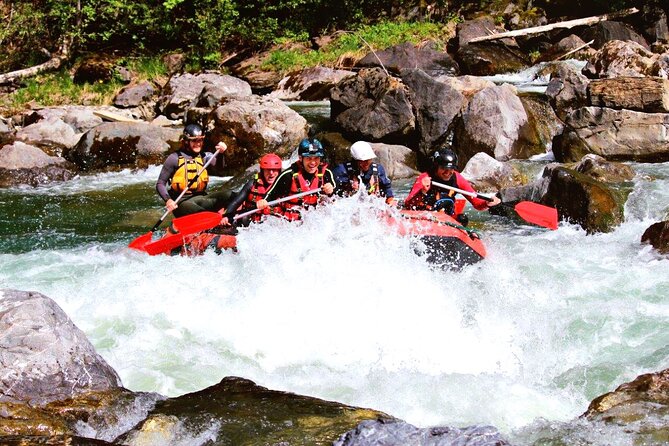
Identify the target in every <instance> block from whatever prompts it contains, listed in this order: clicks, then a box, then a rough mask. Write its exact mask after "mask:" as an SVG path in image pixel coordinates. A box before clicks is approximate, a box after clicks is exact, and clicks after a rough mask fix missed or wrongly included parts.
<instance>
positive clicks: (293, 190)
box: [256, 138, 337, 220]
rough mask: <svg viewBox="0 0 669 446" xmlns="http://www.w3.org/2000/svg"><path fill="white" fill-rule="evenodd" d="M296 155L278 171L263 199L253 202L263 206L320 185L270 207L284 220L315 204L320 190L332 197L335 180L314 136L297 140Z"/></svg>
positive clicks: (294, 217)
mask: <svg viewBox="0 0 669 446" xmlns="http://www.w3.org/2000/svg"><path fill="white" fill-rule="evenodd" d="M297 154H298V156H299V159H298V160H297V161H296V162H294V163H293V164H292V165H291V166H290V167H289V168H288V169H286V170H284V171H283V172H281V173H280V174H279V177H278V178H277V179H276V180H275V181H274V183H273V184H272V187H270V188H269V190H268V191H267V194H266V195H265V198H264V199H262V200H258V201H257V202H256V207H257V208H258V209H260V210H263V209H265V208H267V207H268V202H270V201H274V200H277V199H279V198H284V197H288V196H291V195H296V194H299V193H301V192H307V191H310V190H316V189H319V188H320V189H321V190H320V192H319V193H313V194H311V195H306V196H304V197H300V198H295V199H292V200H288V201H285V202H283V203H281V204H280V205H278V206H276V207H274V208H273V209H272V213H274V214H280V215H282V216H283V217H284V218H286V219H288V220H299V219H300V218H301V214H300V209H304V208H309V207H313V206H316V204H318V196H319V194H320V193H322V194H324V195H327V196H332V194H333V193H334V190H335V186H336V184H337V183H336V182H335V179H334V175H333V174H332V171H331V170H330V169H328V168H327V164H326V163H324V162H323V158H324V157H325V150H324V149H323V145H322V144H321V142H320V141H319V140H317V139H315V138H305V139H303V140H302V141H300V144H299V145H298V147H297Z"/></svg>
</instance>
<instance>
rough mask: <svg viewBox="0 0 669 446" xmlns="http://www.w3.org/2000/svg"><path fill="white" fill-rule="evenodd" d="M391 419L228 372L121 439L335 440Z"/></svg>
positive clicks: (150, 443)
mask: <svg viewBox="0 0 669 446" xmlns="http://www.w3.org/2000/svg"><path fill="white" fill-rule="evenodd" d="M377 418H380V419H390V417H389V416H388V415H386V414H384V413H382V412H379V411H375V410H371V409H361V408H356V407H351V406H346V405H343V404H340V403H336V402H331V401H324V400H320V399H317V398H310V397H306V396H300V395H295V394H292V393H287V392H280V391H276V390H269V389H267V388H265V387H261V386H258V385H257V384H255V383H253V382H252V381H249V380H247V379H243V378H237V377H227V378H224V379H223V380H222V381H221V382H220V383H218V384H216V385H213V386H211V387H208V388H206V389H204V390H201V391H199V392H195V393H189V394H187V395H183V396H179V397H176V398H169V399H167V400H164V401H160V402H158V403H157V404H156V407H155V409H154V410H152V411H151V412H150V413H149V416H148V418H147V419H146V420H144V421H143V422H142V423H140V424H139V425H137V426H136V427H135V428H133V429H132V430H130V431H129V432H127V433H126V434H124V435H123V436H121V437H119V438H118V439H117V440H116V441H117V442H119V443H120V444H124V445H130V446H133V445H137V446H139V445H142V446H154V445H155V446H162V445H166V444H179V443H181V442H184V439H192V440H193V442H194V441H195V439H196V438H199V441H198V444H199V443H202V442H206V443H211V444H239V445H242V444H249V445H250V444H268V445H269V444H273V445H284V444H285V445H299V444H303V445H308V444H313V445H326V444H332V442H334V441H335V440H336V439H337V438H339V436H340V435H341V434H342V433H343V432H347V431H349V430H351V429H354V428H355V426H357V425H358V424H359V423H360V422H362V421H364V420H373V419H377Z"/></svg>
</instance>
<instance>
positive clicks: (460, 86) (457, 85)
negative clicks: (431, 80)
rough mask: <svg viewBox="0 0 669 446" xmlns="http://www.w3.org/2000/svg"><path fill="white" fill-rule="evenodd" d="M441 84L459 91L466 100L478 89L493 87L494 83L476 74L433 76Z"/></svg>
mask: <svg viewBox="0 0 669 446" xmlns="http://www.w3.org/2000/svg"><path fill="white" fill-rule="evenodd" d="M435 79H436V80H437V81H439V82H441V83H442V84H446V85H448V86H449V87H451V88H454V89H455V90H457V91H459V92H460V93H461V94H462V95H463V96H464V97H465V98H467V100H469V99H471V98H472V96H474V95H475V94H476V93H478V92H479V91H481V90H483V89H484V88H488V87H494V86H495V84H494V83H493V82H492V81H489V80H487V79H482V78H480V77H477V76H469V75H465V76H458V77H453V76H437V77H436V78H435Z"/></svg>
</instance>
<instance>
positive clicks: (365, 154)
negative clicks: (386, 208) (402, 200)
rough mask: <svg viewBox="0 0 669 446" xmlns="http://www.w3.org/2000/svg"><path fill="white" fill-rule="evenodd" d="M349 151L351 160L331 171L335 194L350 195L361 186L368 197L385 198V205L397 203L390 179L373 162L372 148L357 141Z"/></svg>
mask: <svg viewBox="0 0 669 446" xmlns="http://www.w3.org/2000/svg"><path fill="white" fill-rule="evenodd" d="M350 150H351V157H352V158H353V159H352V160H350V161H347V162H345V163H341V164H338V165H337V166H336V167H335V168H334V169H333V170H332V173H333V174H334V176H335V181H336V182H337V193H338V194H339V195H344V196H346V195H352V194H354V193H356V192H358V190H360V185H361V184H362V187H364V188H365V190H366V191H367V193H368V194H369V195H376V196H379V197H385V199H386V203H388V204H391V205H394V204H395V203H396V202H397V201H396V200H395V194H394V193H393V189H392V185H391V181H390V178H388V176H387V175H386V170H385V169H384V168H383V166H382V165H381V164H379V163H377V162H375V161H373V160H374V158H376V154H375V153H374V150H373V149H372V146H371V145H370V144H369V143H368V142H366V141H357V142H355V143H353V144H352V145H351V149H350Z"/></svg>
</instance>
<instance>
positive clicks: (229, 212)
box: [219, 153, 282, 226]
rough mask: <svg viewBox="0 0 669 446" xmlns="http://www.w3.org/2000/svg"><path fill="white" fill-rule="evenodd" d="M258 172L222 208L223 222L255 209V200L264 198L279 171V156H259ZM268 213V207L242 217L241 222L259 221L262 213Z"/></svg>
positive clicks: (280, 165) (230, 220)
mask: <svg viewBox="0 0 669 446" xmlns="http://www.w3.org/2000/svg"><path fill="white" fill-rule="evenodd" d="M259 164H260V172H258V173H256V174H255V175H254V176H253V178H252V179H251V180H249V181H248V182H247V183H246V184H245V185H244V186H243V187H242V188H241V189H240V191H239V192H238V193H237V195H235V197H234V198H233V199H232V201H231V202H230V204H228V205H227V206H226V207H225V209H222V210H221V211H219V212H221V213H222V214H223V216H224V217H223V221H222V223H223V224H231V223H232V220H233V218H234V216H235V215H236V214H238V213H243V212H247V211H251V210H255V209H257V207H256V202H257V201H258V200H262V199H264V198H265V195H266V194H267V191H268V190H269V188H270V186H272V184H274V180H276V177H278V176H279V173H280V172H281V168H282V163H281V158H279V156H278V155H276V154H274V153H268V154H266V155H264V156H263V157H262V158H260V163H259ZM269 213H270V209H269V208H265V209H263V210H262V211H259V212H256V213H255V214H252V215H250V216H248V217H246V218H244V219H242V224H243V225H244V226H247V225H248V224H250V223H251V222H259V221H260V220H261V219H262V218H263V216H264V215H267V214H269Z"/></svg>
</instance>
